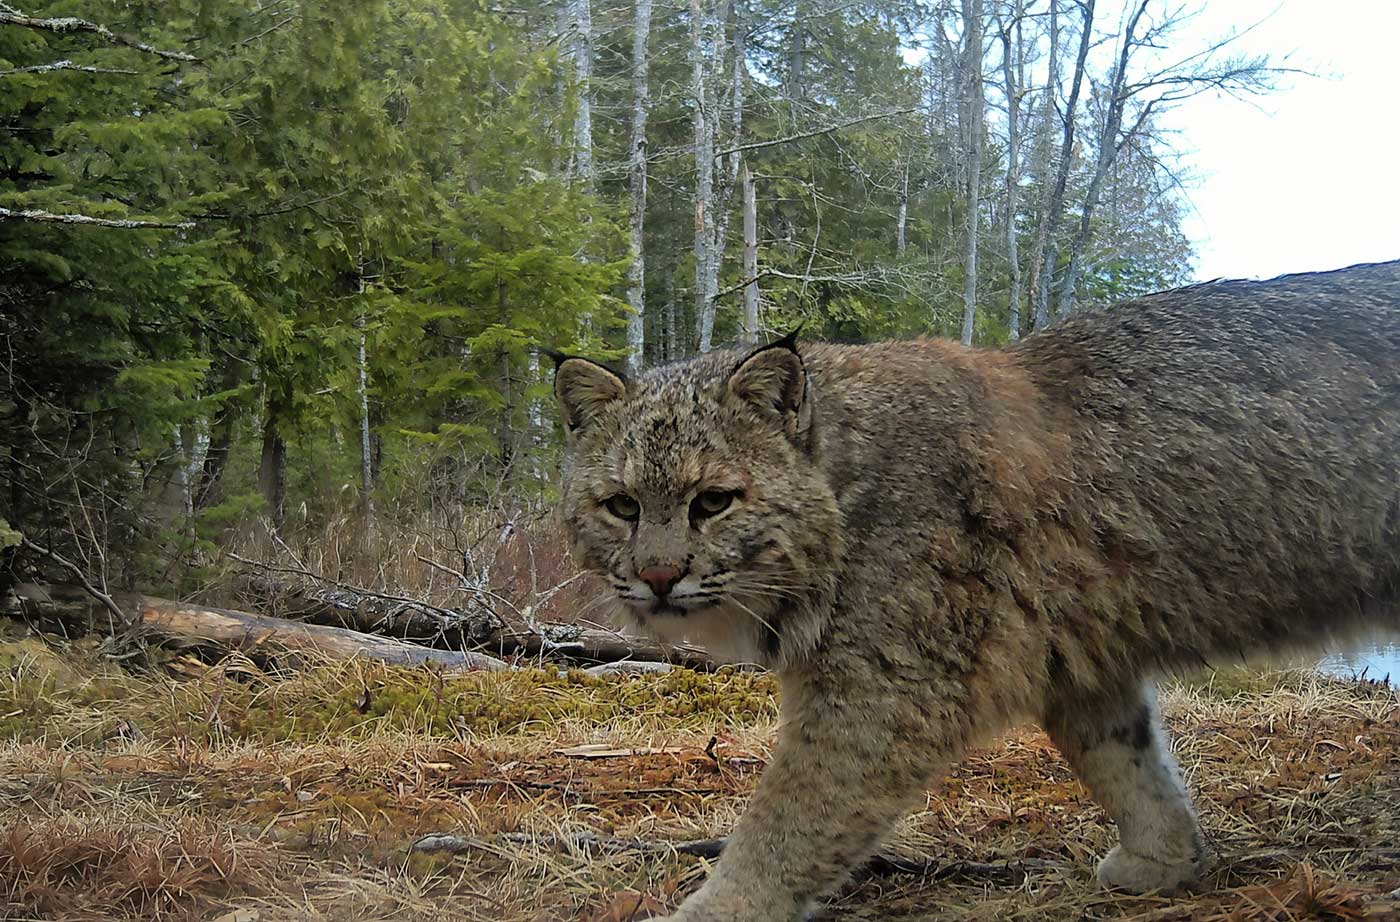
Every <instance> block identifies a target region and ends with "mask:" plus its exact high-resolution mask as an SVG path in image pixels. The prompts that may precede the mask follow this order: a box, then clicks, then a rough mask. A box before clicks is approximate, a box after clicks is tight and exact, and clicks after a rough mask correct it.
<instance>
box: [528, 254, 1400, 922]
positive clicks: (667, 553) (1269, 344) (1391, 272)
mask: <svg viewBox="0 0 1400 922" xmlns="http://www.w3.org/2000/svg"><path fill="white" fill-rule="evenodd" d="M557 362H558V368H557V373H556V381H555V386H556V392H557V395H558V398H559V401H560V404H561V409H562V414H563V417H564V422H565V427H566V429H567V450H566V460H565V464H564V478H563V490H562V507H563V515H564V518H565V520H566V523H567V529H568V531H569V534H570V537H571V541H572V544H573V548H574V553H575V555H576V557H577V558H578V559H579V560H580V561H581V562H582V563H583V564H584V565H585V566H587V567H588V568H590V569H592V570H595V571H597V572H598V573H600V574H602V575H603V577H604V578H605V579H606V580H607V581H608V583H609V584H610V586H611V589H612V590H613V592H615V594H616V601H617V606H618V608H619V609H620V612H621V613H622V614H624V615H625V616H626V617H628V618H630V619H631V620H632V621H634V622H635V623H636V624H637V625H640V626H641V627H643V628H646V629H647V630H650V631H653V632H654V633H655V634H656V635H658V636H659V637H661V638H663V639H671V640H675V639H680V638H682V637H685V638H689V639H691V640H695V641H698V642H700V643H703V644H704V645H706V646H708V647H709V648H710V649H711V650H712V651H722V652H723V653H724V654H725V655H727V656H728V657H730V658H732V659H738V660H746V661H754V662H758V663H761V664H763V665H765V666H767V667H768V668H770V669H773V670H775V671H776V672H777V674H778V676H779V677H780V681H781V685H782V719H781V723H780V730H779V739H778V743H777V747H776V752H775V755H774V758H773V760H772V762H771V764H770V765H769V766H768V768H767V770H766V771H765V773H764V775H763V778H762V780H761V782H760V784H759V786H758V790H757V791H756V793H755V794H754V796H753V799H752V802H751V804H750V806H749V809H748V812H747V814H746V815H745V816H744V817H743V818H742V819H741V820H740V821H739V823H738V824H737V826H736V828H735V829H734V832H733V834H732V836H731V838H730V840H729V844H728V847H727V848H726V849H725V852H724V856H723V858H722V859H721V860H720V862H719V864H718V865H717V867H716V869H715V871H714V873H713V874H712V875H711V876H710V878H709V879H708V880H707V881H706V882H705V884H704V885H703V886H702V887H701V888H700V890H699V891H697V892H696V893H695V894H694V895H693V896H691V897H690V898H689V899H688V900H686V901H685V903H684V904H683V905H682V906H681V907H680V908H679V909H678V910H677V911H676V912H675V914H674V915H673V916H671V917H670V918H672V919H675V920H685V922H701V920H703V922H719V920H726V922H729V920H733V922H739V920H742V922H787V920H793V919H797V918H800V917H801V916H802V915H803V914H804V913H805V912H807V911H808V910H809V909H810V908H811V906H812V905H813V902H814V901H815V900H816V899H817V898H818V897H820V896H821V895H823V894H825V893H828V892H829V891H831V890H832V889H833V888H835V887H836V886H837V885H839V884H840V883H841V882H842V880H843V878H844V877H845V875H847V874H848V872H849V871H850V870H851V869H852V868H853V867H854V866H856V865H857V864H858V863H859V862H861V861H863V860H864V859H866V858H867V857H868V856H869V855H870V854H871V853H872V852H873V851H874V850H875V848H876V847H877V845H878V843H879V840H880V839H881V837H882V836H883V835H885V834H886V833H887V831H888V830H889V829H890V828H891V826H892V825H893V824H894V823H895V821H896V820H897V819H898V818H899V816H900V815H901V813H902V812H903V811H904V810H905V809H906V808H907V807H908V806H909V805H910V804H911V802H912V800H913V799H914V798H915V797H916V796H918V795H919V792H921V791H922V790H924V789H925V787H926V786H927V785H928V783H929V782H930V779H931V776H932V775H933V773H934V772H935V771H937V770H938V769H939V768H940V766H945V765H947V764H948V763H949V762H950V761H952V760H955V759H957V758H958V757H959V754H960V753H961V752H962V751H963V750H964V747H965V746H967V745H968V743H969V741H973V740H977V739H979V738H984V737H986V736H987V735H989V734H993V733H995V732H997V731H998V730H999V729H1002V728H1005V727H1006V726H1007V725H1008V724H1011V723H1013V722H1015V721H1019V720H1023V719H1031V720H1035V721H1038V722H1039V723H1040V724H1041V725H1043V726H1044V727H1045V729H1046V730H1047V731H1048V732H1049V734H1050V736H1051V738H1052V739H1053V740H1054V742H1055V744H1056V746H1058V747H1059V749H1060V750H1061V751H1062V752H1063V753H1064V755H1065V758H1066V759H1067V760H1068V761H1069V763H1070V764H1071V766H1072V767H1073V769H1074V771H1075V772H1076V774H1077V775H1078V776H1079V778H1080V779H1081V780H1082V781H1083V782H1084V783H1085V785H1086V786H1087V787H1088V788H1089V789H1090V791H1091V792H1092V794H1093V796H1094V797H1095V798H1096V799H1097V800H1098V801H1099V802H1100V803H1101V804H1102V806H1103V807H1104V808H1105V810H1106V811H1107V812H1108V814H1109V815H1110V817H1112V819H1113V820H1114V822H1115V823H1116V824H1117V827H1118V834H1119V844H1118V845H1117V846H1116V847H1115V848H1114V849H1113V850H1112V851H1110V852H1109V853H1108V855H1107V856H1106V857H1105V858H1104V859H1103V860H1102V861H1101V863H1100V864H1099V867H1098V877H1099V880H1100V881H1101V882H1102V883H1103V884H1105V885H1107V886H1111V887H1118V888H1124V889H1128V890H1132V891H1147V890H1154V889H1170V888H1173V887H1175V886H1177V885H1180V884H1182V883H1184V882H1186V881H1189V880H1191V879H1193V878H1195V877H1196V876H1197V875H1198V874H1199V873H1200V872H1201V871H1202V870H1203V868H1204V865H1205V864H1206V861H1207V849H1206V847H1205V842H1204V839H1203V837H1202V834H1201V831H1200V828H1199V826H1198V824H1197V821H1196V817H1195V814H1194V812H1193V809H1192V806H1191V802H1190V800H1189V798H1188V795H1187V793H1186V790H1185V788H1184V786H1183V784H1182V779H1181V775H1180V772H1179V770H1178V768H1177V766H1176V764H1175V762H1174V760H1173V758H1172V756H1171V754H1170V752H1169V750H1168V748H1167V746H1166V745H1165V743H1164V738H1163V729H1162V725H1161V722H1160V720H1159V719H1158V716H1157V714H1156V710H1155V693H1154V690H1153V686H1152V684H1151V680H1152V677H1153V676H1154V675H1158V674H1161V673H1163V672H1166V671H1171V670H1175V669H1179V668H1182V667H1189V666H1194V665H1197V664H1200V663H1208V662H1211V661H1212V660H1214V659H1217V658H1220V657H1229V658H1235V657H1238V656H1242V655H1245V654H1249V653H1260V652H1270V651H1278V650H1280V649H1283V648H1290V647H1294V646H1306V645H1308V644H1316V643H1318V642H1319V641H1321V640H1324V639H1326V638H1339V637H1340V638H1344V637H1346V636H1348V635H1351V634H1354V633H1356V632H1357V631H1359V630H1360V629H1362V628H1364V627H1366V626H1367V625H1368V624H1370V625H1373V626H1380V627H1395V626H1398V625H1400V621H1398V620H1397V615H1400V461H1397V459H1398V458H1400V262H1392V263H1385V264H1377V265H1368V266H1357V267H1353V268H1350V269H1345V270H1340V271H1337V272H1330V273H1319V274H1309V275H1295V276H1286V277H1283V278H1279V279H1275V280H1272V281H1266V282H1242V281H1241V282H1212V283H1207V284H1203V285H1196V286H1193V287H1188V288H1183V289H1179V290H1176V291H1169V292H1165V293H1161V294H1157V295H1153V296H1150V297H1146V298H1142V299H1140V300H1137V301H1133V302H1129V303H1125V304H1122V305H1119V306H1117V307H1115V308H1112V309H1104V310H1095V311H1088V312H1085V313H1082V314H1079V315H1077V316H1074V317H1071V318H1069V319H1067V320H1065V321H1063V322H1062V323H1059V324H1057V325H1056V326H1054V327H1052V328H1051V329H1048V330H1046V331H1044V332H1040V333H1036V334H1035V335H1033V336H1030V337H1028V338H1027V339H1025V340H1023V341H1021V342H1019V343H1016V344H1013V345H1011V346H1008V347H1006V348H1004V349H987V350H979V349H967V348H963V347H961V346H959V345H956V344H953V343H949V342H942V341H917V342H900V343H883V344H878V345H863V346H838V345H818V344H806V343H801V344H799V343H798V342H797V341H796V340H795V337H793V336H788V337H786V338H784V339H781V340H779V341H777V342H775V343H772V344H771V345H769V346H766V347H764V348H761V349H757V350H756V351H752V352H749V353H747V354H743V353H740V352H715V353H711V354H708V355H705V356H701V357H699V358H696V359H693V360H690V361H687V362H682V363H678V364H674V365H669V366H666V367H662V368H657V369H655V370H652V371H649V372H647V373H646V374H644V375H640V376H638V377H636V378H628V377H625V376H624V375H622V374H620V373H618V372H616V371H612V370H610V369H608V368H606V367H604V366H602V365H599V364H596V363H593V362H591V361H588V360H586V359H580V358H572V357H562V356H561V357H558V358H557Z"/></svg>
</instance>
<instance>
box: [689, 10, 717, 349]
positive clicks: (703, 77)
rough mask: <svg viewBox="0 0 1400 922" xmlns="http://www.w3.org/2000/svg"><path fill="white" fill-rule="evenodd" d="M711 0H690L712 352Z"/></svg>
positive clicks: (700, 296) (699, 261) (698, 187)
mask: <svg viewBox="0 0 1400 922" xmlns="http://www.w3.org/2000/svg"><path fill="white" fill-rule="evenodd" d="M710 2H711V0H690V57H691V62H690V66H691V82H690V91H691V105H692V107H693V110H694V111H693V119H694V127H695V173H696V178H695V322H696V338H697V340H698V341H699V348H700V351H701V352H709V351H710V340H711V337H712V336H713V335H714V329H715V301H714V297H713V294H712V292H711V291H710V278H711V274H710V261H711V260H712V259H713V258H714V238H715V216H714V197H715V186H714V183H715V155H714V151H715V140H714V129H713V124H712V122H713V114H714V113H713V110H712V107H711V101H712V97H713V92H712V90H711V89H710V79H709V71H710V61H711V59H712V58H713V53H712V52H711V51H710V50H709V46H710V44H711V43H712V41H713V29H712V28H711V27H710V21H711V17H712V16H713V15H714V8H713V6H711V5H710Z"/></svg>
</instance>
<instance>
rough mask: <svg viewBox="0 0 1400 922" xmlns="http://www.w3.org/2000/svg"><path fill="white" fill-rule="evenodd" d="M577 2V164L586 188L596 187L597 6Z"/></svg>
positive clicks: (575, 18)
mask: <svg viewBox="0 0 1400 922" xmlns="http://www.w3.org/2000/svg"><path fill="white" fill-rule="evenodd" d="M571 3H572V5H573V16H572V17H571V18H572V19H573V28H574V35H573V49H572V53H573V58H574V82H575V83H576V84H577V85H578V109H577V111H575V113H574V164H575V170H576V173H577V176H578V178H579V179H580V180H581V181H582V182H583V187H584V188H585V189H587V190H589V191H592V189H593V179H594V172H593V86H592V84H593V9H592V6H591V0H571Z"/></svg>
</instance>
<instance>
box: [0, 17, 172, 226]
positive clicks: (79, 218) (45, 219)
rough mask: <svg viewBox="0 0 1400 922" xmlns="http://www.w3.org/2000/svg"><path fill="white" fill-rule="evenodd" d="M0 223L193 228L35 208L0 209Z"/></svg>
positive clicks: (170, 223) (163, 222)
mask: <svg viewBox="0 0 1400 922" xmlns="http://www.w3.org/2000/svg"><path fill="white" fill-rule="evenodd" d="M0 15H3V14H0ZM0 221H36V222H38V223H41V224H84V225H87V226H89V227H120V228H127V229H130V228H139V227H156V228H162V229H165V230H188V229H189V228H192V227H194V222H193V221H136V220H131V219H128V218H94V217H92V216H91V215H85V214H54V213H53V212H51V211H39V210H38V209H35V208H27V209H25V210H23V211H11V210H10V209H8V208H0Z"/></svg>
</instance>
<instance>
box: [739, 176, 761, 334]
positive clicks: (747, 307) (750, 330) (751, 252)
mask: <svg viewBox="0 0 1400 922" xmlns="http://www.w3.org/2000/svg"><path fill="white" fill-rule="evenodd" d="M740 181H741V183H742V184H743V189H744V278H745V279H747V280H748V284H746V285H745V286H744V343H745V344H746V345H750V346H752V345H756V344H757V343H758V195H757V191H756V190H755V189H754V183H753V174H751V173H750V172H749V165H748V164H747V163H746V164H744V166H743V170H742V175H741V177H740Z"/></svg>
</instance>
